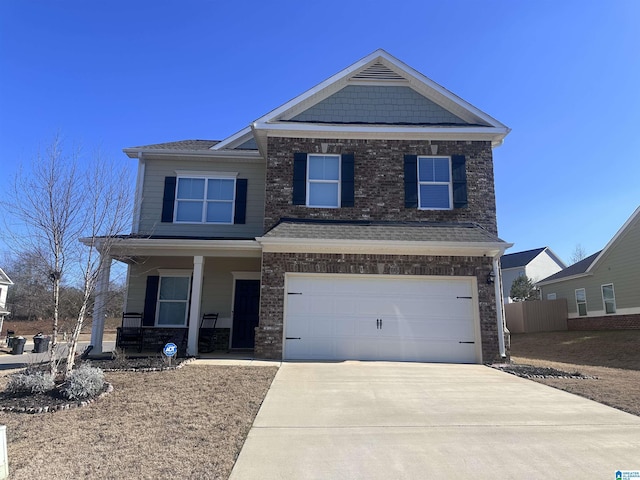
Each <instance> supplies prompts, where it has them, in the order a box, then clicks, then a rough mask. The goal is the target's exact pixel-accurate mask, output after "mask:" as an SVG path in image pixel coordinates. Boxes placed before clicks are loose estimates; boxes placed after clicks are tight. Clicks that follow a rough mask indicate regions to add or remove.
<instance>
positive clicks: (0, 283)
mask: <svg viewBox="0 0 640 480" xmlns="http://www.w3.org/2000/svg"><path fill="white" fill-rule="evenodd" d="M10 285H13V282H12V281H11V279H10V278H9V276H8V275H7V274H6V273H4V270H2V269H1V268H0V331H2V323H3V322H4V317H5V316H7V315H9V313H11V312H9V310H7V292H8V290H9V286H10Z"/></svg>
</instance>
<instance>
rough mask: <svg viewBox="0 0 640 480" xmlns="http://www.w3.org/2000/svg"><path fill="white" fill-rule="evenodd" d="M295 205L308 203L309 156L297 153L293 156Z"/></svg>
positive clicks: (293, 200) (293, 199) (293, 201)
mask: <svg viewBox="0 0 640 480" xmlns="http://www.w3.org/2000/svg"><path fill="white" fill-rule="evenodd" d="M292 203H293V204H294V205H306V203H307V154H306V153H300V152H296V153H295V154H294V155H293V198H292Z"/></svg>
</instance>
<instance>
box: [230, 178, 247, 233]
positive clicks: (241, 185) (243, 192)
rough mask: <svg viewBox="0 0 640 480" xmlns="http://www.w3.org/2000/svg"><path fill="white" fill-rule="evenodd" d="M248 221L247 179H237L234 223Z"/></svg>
mask: <svg viewBox="0 0 640 480" xmlns="http://www.w3.org/2000/svg"><path fill="white" fill-rule="evenodd" d="M246 222H247V179H246V178H239V179H237V180H236V211H235V213H234V215H233V223H238V224H244V223H246Z"/></svg>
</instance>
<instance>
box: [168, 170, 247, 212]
mask: <svg viewBox="0 0 640 480" xmlns="http://www.w3.org/2000/svg"><path fill="white" fill-rule="evenodd" d="M178 172H180V173H178ZM237 176H238V174H237V173H236V172H206V173H203V172H189V171H186V170H177V171H176V193H175V198H174V208H173V223H179V224H183V225H203V224H204V225H233V219H234V218H235V215H236V180H237ZM181 178H202V179H204V198H203V199H202V200H197V199H196V200H193V199H182V200H179V199H178V185H179V183H180V179H181ZM208 180H233V198H232V199H231V221H229V222H207V221H206V219H207V203H208V202H211V203H229V200H224V201H223V200H207V188H208V187H209V182H208ZM178 201H180V202H194V203H195V202H202V203H203V206H202V217H201V219H200V221H199V222H192V221H189V222H187V221H184V220H178Z"/></svg>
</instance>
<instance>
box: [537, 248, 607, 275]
mask: <svg viewBox="0 0 640 480" xmlns="http://www.w3.org/2000/svg"><path fill="white" fill-rule="evenodd" d="M601 251H602V250H600V251H598V252H596V253H594V254H593V255H591V256H589V257H587V258H584V259H582V260H580V261H579V262H577V263H574V264H573V265H570V266H568V267H567V268H565V269H564V270H561V271H559V272H558V273H554V274H553V275H551V276H550V277H547V278H544V279H542V280H540V282H547V281H549V280H559V279H561V278H565V277H571V276H572V275H579V274H581V273H584V272H586V271H587V268H589V267H590V266H591V264H592V263H593V261H594V260H595V259H596V257H597V256H598V255H600V252H601Z"/></svg>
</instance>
